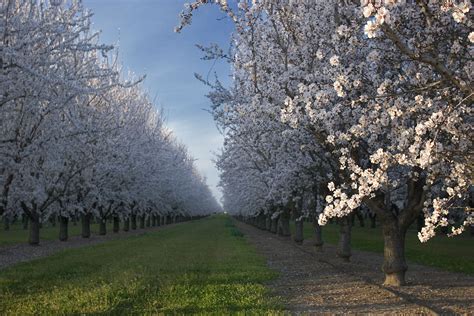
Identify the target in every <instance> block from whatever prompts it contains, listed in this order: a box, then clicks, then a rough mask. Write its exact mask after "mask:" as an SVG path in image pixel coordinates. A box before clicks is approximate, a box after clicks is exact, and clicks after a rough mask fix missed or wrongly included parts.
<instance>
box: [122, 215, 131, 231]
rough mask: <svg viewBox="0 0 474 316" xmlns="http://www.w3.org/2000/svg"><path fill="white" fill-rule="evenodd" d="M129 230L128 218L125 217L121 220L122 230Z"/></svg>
mask: <svg viewBox="0 0 474 316" xmlns="http://www.w3.org/2000/svg"><path fill="white" fill-rule="evenodd" d="M129 230H130V219H129V218H127V219H125V220H124V221H123V231H124V232H128V231H129Z"/></svg>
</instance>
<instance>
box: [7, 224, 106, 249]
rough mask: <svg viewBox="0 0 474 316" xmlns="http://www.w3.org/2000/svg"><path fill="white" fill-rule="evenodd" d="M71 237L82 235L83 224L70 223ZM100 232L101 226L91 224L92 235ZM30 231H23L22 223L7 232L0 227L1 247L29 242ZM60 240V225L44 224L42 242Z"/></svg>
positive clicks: (13, 225)
mask: <svg viewBox="0 0 474 316" xmlns="http://www.w3.org/2000/svg"><path fill="white" fill-rule="evenodd" d="M107 229H112V224H109V223H107ZM68 230H69V232H68V233H69V236H78V235H80V234H81V223H80V222H78V223H77V225H73V223H69V227H68ZM98 232H99V224H91V233H92V234H97V233H98ZM28 234H29V231H28V229H23V225H22V224H21V223H18V222H16V223H14V224H12V225H11V226H10V230H7V231H5V230H4V229H3V223H2V227H0V247H1V246H8V245H14V244H21V243H27V242H28ZM58 238H59V224H56V226H55V227H53V226H51V225H50V224H44V226H43V228H41V230H40V240H57V239H58Z"/></svg>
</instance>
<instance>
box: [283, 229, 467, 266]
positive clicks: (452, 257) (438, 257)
mask: <svg viewBox="0 0 474 316" xmlns="http://www.w3.org/2000/svg"><path fill="white" fill-rule="evenodd" d="M367 224H369V223H366V225H367ZM291 229H292V231H294V225H292V226H291ZM304 237H305V238H306V239H309V238H312V237H313V230H312V224H311V223H304ZM323 240H324V242H325V243H329V244H337V242H338V240H339V226H338V225H336V224H327V225H326V226H324V227H323ZM473 246H474V238H473V237H471V236H469V234H468V233H464V234H462V235H461V236H456V237H452V238H449V237H447V236H441V235H439V236H436V237H434V238H433V239H431V240H429V241H428V242H427V243H421V242H420V241H419V240H418V236H417V232H416V231H415V230H414V229H410V230H409V231H408V233H407V237H406V246H405V254H406V258H407V259H408V261H411V262H416V263H420V264H424V265H428V266H433V267H438V268H441V269H444V270H448V271H453V272H463V273H467V274H474V250H473V249H474V248H473ZM352 247H353V248H354V249H358V250H365V251H371V252H378V253H383V236H382V229H381V228H380V227H377V228H370V227H359V224H358V222H357V220H356V224H355V226H354V227H353V228H352Z"/></svg>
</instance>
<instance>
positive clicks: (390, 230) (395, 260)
mask: <svg viewBox="0 0 474 316" xmlns="http://www.w3.org/2000/svg"><path fill="white" fill-rule="evenodd" d="M395 219H396V218H395ZM382 225H383V239H384V263H383V267H382V269H383V271H384V272H385V282H384V284H385V285H391V286H401V285H404V284H405V273H406V271H407V270H408V265H407V263H406V260H405V235H406V229H403V228H401V227H400V225H398V223H397V221H396V220H393V221H391V220H389V219H387V220H384V222H383V223H382Z"/></svg>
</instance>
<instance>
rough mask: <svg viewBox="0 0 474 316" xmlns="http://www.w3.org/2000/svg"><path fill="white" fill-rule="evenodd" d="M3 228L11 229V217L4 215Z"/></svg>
mask: <svg viewBox="0 0 474 316" xmlns="http://www.w3.org/2000/svg"><path fill="white" fill-rule="evenodd" d="M3 230H5V231H9V230H10V217H9V216H3Z"/></svg>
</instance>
